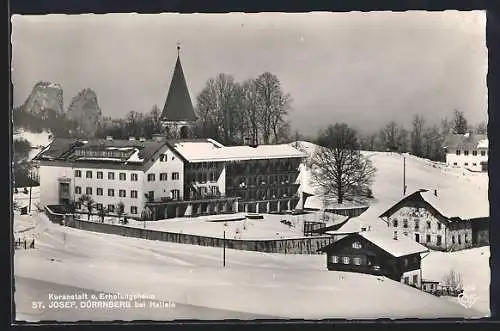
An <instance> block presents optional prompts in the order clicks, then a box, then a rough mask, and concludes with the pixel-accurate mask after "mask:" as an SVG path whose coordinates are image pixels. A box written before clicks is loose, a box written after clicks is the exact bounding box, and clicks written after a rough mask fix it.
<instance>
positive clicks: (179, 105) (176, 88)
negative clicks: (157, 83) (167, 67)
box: [161, 56, 197, 122]
mask: <svg viewBox="0 0 500 331" xmlns="http://www.w3.org/2000/svg"><path fill="white" fill-rule="evenodd" d="M161 119H162V120H163V121H173V122H176V121H196V119H197V117H196V114H195V112H194V108H193V104H192V102H191V97H190V96H189V91H188V88H187V84H186V79H185V78H184V72H183V70H182V65H181V59H180V57H179V56H177V62H176V63H175V69H174V74H173V75H172V81H171V83H170V88H169V90H168V95H167V100H166V101H165V106H164V107H163V112H162V114H161Z"/></svg>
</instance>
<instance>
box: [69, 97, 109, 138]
mask: <svg viewBox="0 0 500 331" xmlns="http://www.w3.org/2000/svg"><path fill="white" fill-rule="evenodd" d="M66 118H67V119H68V120H72V121H75V122H77V123H78V126H79V130H80V131H81V132H85V133H86V134H87V135H88V136H94V135H95V132H96V130H97V127H98V124H99V123H100V121H101V119H102V113H101V108H100V107H99V103H98V102H97V95H96V93H95V92H94V91H93V90H92V89H90V88H85V89H83V90H81V91H80V92H79V93H78V94H77V95H76V96H75V97H74V98H73V99H72V100H71V104H70V106H69V108H68V111H67V113H66Z"/></svg>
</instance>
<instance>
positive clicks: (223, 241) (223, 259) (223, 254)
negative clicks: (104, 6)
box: [222, 230, 226, 268]
mask: <svg viewBox="0 0 500 331" xmlns="http://www.w3.org/2000/svg"><path fill="white" fill-rule="evenodd" d="M222 266H223V267H224V268H225V267H226V230H224V239H223V240H222Z"/></svg>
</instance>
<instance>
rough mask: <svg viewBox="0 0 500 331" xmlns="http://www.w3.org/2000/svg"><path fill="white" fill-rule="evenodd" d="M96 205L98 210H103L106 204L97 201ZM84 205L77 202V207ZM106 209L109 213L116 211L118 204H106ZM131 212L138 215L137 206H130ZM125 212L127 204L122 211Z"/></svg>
mask: <svg viewBox="0 0 500 331" xmlns="http://www.w3.org/2000/svg"><path fill="white" fill-rule="evenodd" d="M95 207H96V209H97V210H102V209H103V207H104V205H103V204H102V203H96V204H95ZM81 208H82V206H81V205H80V204H79V203H76V209H81ZM106 209H107V211H108V213H114V212H115V211H117V210H118V206H115V205H113V204H109V205H107V206H106ZM129 210H130V214H132V215H137V210H138V209H137V206H130V209H129ZM124 212H125V205H123V206H122V213H124Z"/></svg>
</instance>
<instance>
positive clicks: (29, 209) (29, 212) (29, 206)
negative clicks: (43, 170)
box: [28, 170, 33, 214]
mask: <svg viewBox="0 0 500 331" xmlns="http://www.w3.org/2000/svg"><path fill="white" fill-rule="evenodd" d="M29 174H30V176H29V180H30V202H29V204H28V214H31V186H32V185H33V183H32V179H31V177H32V174H31V170H30V172H29Z"/></svg>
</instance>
